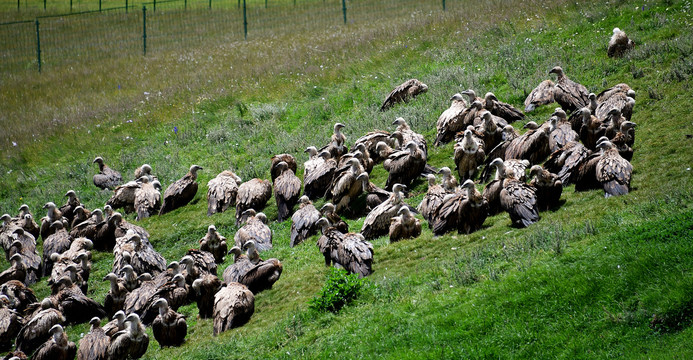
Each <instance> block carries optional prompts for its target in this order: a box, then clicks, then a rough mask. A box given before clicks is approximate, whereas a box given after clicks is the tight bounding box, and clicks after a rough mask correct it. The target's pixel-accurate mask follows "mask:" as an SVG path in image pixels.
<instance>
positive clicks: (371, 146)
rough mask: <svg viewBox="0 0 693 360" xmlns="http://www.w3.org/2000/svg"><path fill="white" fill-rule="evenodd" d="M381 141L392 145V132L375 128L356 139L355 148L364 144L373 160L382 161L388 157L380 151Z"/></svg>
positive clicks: (375, 161)
mask: <svg viewBox="0 0 693 360" xmlns="http://www.w3.org/2000/svg"><path fill="white" fill-rule="evenodd" d="M379 142H383V143H385V144H386V145H387V144H389V145H390V146H392V138H391V137H390V133H389V132H387V131H383V130H375V131H371V132H368V133H367V134H366V135H364V136H362V137H360V138H358V139H356V141H355V142H354V147H353V148H354V149H356V148H358V146H359V145H361V144H363V145H364V147H365V148H366V150H368V154H369V155H370V157H371V159H373V162H374V163H380V162H382V161H383V160H385V159H386V158H387V157H385V158H383V157H381V156H380V152H379V151H378V149H377V146H378V143H379ZM316 154H317V151H316Z"/></svg>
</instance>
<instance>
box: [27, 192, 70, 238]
mask: <svg viewBox="0 0 693 360" xmlns="http://www.w3.org/2000/svg"><path fill="white" fill-rule="evenodd" d="M43 208H44V209H46V210H47V213H46V217H45V218H43V219H47V221H43V219H42V221H41V231H40V232H41V238H42V239H45V238H47V237H48V236H50V235H51V234H52V233H53V232H52V231H51V230H50V226H51V224H52V223H53V222H55V221H61V222H62V223H63V226H64V227H66V228H67V227H68V226H69V223H68V222H67V219H65V218H64V217H63V213H61V212H60V210H58V208H57V206H55V204H54V203H53V202H50V201H49V202H47V203H46V204H45V205H43ZM25 216H26V214H25V215H22V219H23V218H24V217H25Z"/></svg>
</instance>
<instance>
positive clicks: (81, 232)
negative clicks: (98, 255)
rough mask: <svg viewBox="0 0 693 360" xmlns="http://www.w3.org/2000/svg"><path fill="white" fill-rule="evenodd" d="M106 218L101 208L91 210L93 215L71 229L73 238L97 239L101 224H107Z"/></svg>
mask: <svg viewBox="0 0 693 360" xmlns="http://www.w3.org/2000/svg"><path fill="white" fill-rule="evenodd" d="M104 220H105V219H104V217H103V212H102V211H101V209H95V210H94V211H92V212H91V217H90V218H89V219H87V220H86V221H84V222H81V223H79V224H77V226H73V227H72V229H70V237H72V238H73V239H76V238H87V239H95V238H96V233H97V231H98V230H99V228H100V226H103V225H104V224H105V221H104ZM44 239H45V238H44ZM99 245H101V244H99Z"/></svg>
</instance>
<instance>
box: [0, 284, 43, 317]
mask: <svg viewBox="0 0 693 360" xmlns="http://www.w3.org/2000/svg"><path fill="white" fill-rule="evenodd" d="M0 294H2V295H5V296H7V297H8V298H9V299H10V304H12V306H11V307H12V308H13V309H15V310H16V311H18V312H23V311H24V310H25V309H26V308H27V307H28V306H29V305H30V304H33V303H36V302H37V299H36V295H35V294H34V291H33V290H31V288H29V287H27V286H25V285H24V283H22V282H21V281H18V280H10V281H8V282H6V283H4V284H0Z"/></svg>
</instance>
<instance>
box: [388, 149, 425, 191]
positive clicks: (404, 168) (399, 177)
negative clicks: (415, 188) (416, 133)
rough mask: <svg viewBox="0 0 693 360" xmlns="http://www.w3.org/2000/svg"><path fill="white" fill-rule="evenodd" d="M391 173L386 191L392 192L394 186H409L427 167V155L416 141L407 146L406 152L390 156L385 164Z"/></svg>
mask: <svg viewBox="0 0 693 360" xmlns="http://www.w3.org/2000/svg"><path fill="white" fill-rule="evenodd" d="M383 166H384V167H385V170H386V171H387V172H388V173H389V175H388V177H387V182H386V183H385V190H392V186H393V185H394V184H403V185H405V186H409V185H410V184H411V183H412V181H414V180H415V179H416V178H418V177H419V176H420V175H421V173H422V172H423V171H424V168H425V167H426V154H425V153H424V151H423V150H421V148H419V147H418V146H417V145H416V143H415V142H414V141H410V142H408V143H407V144H406V145H405V150H401V151H397V152H396V153H394V154H392V155H390V157H388V159H387V160H385V162H384V163H383Z"/></svg>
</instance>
